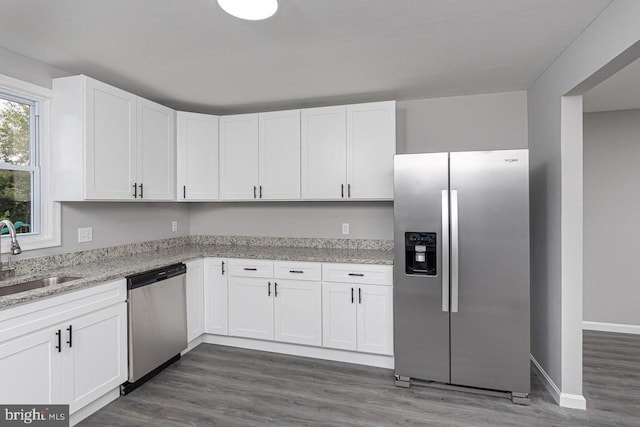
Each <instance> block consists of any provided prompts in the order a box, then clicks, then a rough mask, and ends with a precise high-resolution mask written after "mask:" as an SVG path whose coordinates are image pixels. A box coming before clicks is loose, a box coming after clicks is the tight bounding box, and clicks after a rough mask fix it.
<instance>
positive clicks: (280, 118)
mask: <svg viewBox="0 0 640 427" xmlns="http://www.w3.org/2000/svg"><path fill="white" fill-rule="evenodd" d="M259 118H260V139H259V145H260V191H259V196H260V198H261V199H267V200H293V199H299V198H300V111H299V110H294V111H276V112H272V113H260V115H259Z"/></svg>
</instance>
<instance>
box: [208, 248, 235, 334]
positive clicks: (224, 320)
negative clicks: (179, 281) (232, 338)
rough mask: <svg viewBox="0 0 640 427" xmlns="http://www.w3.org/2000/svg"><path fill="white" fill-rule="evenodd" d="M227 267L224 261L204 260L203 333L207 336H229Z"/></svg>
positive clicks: (219, 259) (218, 259)
mask: <svg viewBox="0 0 640 427" xmlns="http://www.w3.org/2000/svg"><path fill="white" fill-rule="evenodd" d="M228 267H229V262H228V261H227V260H226V259H221V258H205V260H204V331H205V332H206V333H208V334H217V335H229V310H228V299H229V297H228V289H227V277H229V268H228Z"/></svg>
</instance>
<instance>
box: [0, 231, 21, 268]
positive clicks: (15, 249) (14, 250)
mask: <svg viewBox="0 0 640 427" xmlns="http://www.w3.org/2000/svg"><path fill="white" fill-rule="evenodd" d="M4 227H7V228H8V229H9V236H10V237H11V254H8V255H7V261H4V262H3V261H2V252H0V266H2V267H1V268H0V271H2V272H11V271H13V270H14V267H11V255H18V254H20V253H22V249H20V245H19V244H18V237H17V236H16V229H15V227H14V226H13V223H12V222H11V221H9V220H8V219H5V220H3V221H0V243H2V234H1V233H2V229H3V228H4ZM9 274H10V273H3V274H2V276H3V277H2V278H5V277H6V276H8V275H9Z"/></svg>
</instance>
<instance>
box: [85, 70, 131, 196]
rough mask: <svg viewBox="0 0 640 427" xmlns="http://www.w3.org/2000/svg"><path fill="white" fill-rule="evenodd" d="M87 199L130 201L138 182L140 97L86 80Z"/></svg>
mask: <svg viewBox="0 0 640 427" xmlns="http://www.w3.org/2000/svg"><path fill="white" fill-rule="evenodd" d="M85 96H86V100H85V102H86V107H85V108H86V112H85V118H86V124H85V125H86V129H85V131H86V155H85V162H86V163H85V180H86V186H85V197H86V198H87V199H101V200H129V199H132V198H133V188H132V185H133V184H134V182H136V180H137V177H136V170H137V143H136V96H135V95H132V94H130V93H128V92H125V91H123V90H120V89H117V88H115V87H112V86H109V85H107V84H104V83H100V82H98V81H95V80H93V79H86V87H85Z"/></svg>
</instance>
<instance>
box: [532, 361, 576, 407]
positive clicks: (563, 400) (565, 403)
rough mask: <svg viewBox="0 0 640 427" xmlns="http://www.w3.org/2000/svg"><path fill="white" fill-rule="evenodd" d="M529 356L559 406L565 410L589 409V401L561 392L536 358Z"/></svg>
mask: <svg viewBox="0 0 640 427" xmlns="http://www.w3.org/2000/svg"><path fill="white" fill-rule="evenodd" d="M529 356H530V358H531V362H532V363H533V366H534V367H535V368H536V370H537V371H538V373H539V374H540V375H542V377H543V378H544V380H545V383H544V385H545V387H546V389H547V391H548V392H549V394H550V395H551V397H553V400H555V401H556V403H557V404H558V405H559V406H562V407H563V408H571V409H582V410H585V409H587V401H586V400H585V398H584V396H582V395H579V394H569V393H563V392H561V391H560V389H559V388H558V386H557V385H556V383H554V382H553V380H552V379H551V377H550V376H549V374H547V371H545V370H544V369H543V368H542V366H541V365H540V363H538V361H537V360H536V358H535V357H533V354H531V355H529Z"/></svg>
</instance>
